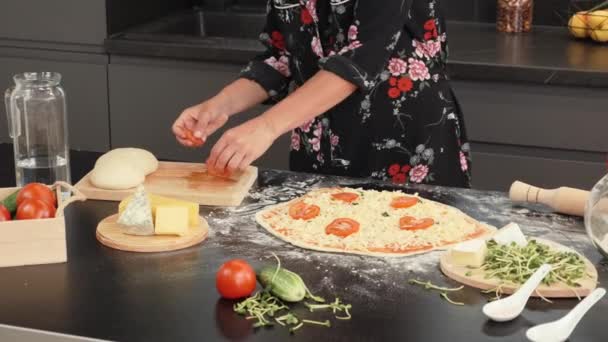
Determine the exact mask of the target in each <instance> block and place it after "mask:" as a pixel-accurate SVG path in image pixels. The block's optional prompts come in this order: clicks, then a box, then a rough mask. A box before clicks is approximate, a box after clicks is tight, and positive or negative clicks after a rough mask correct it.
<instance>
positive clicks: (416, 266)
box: [204, 171, 598, 305]
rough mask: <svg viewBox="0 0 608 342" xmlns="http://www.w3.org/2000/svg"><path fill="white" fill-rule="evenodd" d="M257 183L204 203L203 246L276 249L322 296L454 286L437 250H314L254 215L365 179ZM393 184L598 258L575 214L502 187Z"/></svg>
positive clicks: (262, 258)
mask: <svg viewBox="0 0 608 342" xmlns="http://www.w3.org/2000/svg"><path fill="white" fill-rule="evenodd" d="M259 183H260V184H259V185H258V186H257V187H254V188H253V189H252V190H251V192H250V193H249V196H248V197H247V198H246V200H245V202H244V203H243V204H242V205H241V206H239V207H235V208H208V209H213V210H210V211H209V210H208V211H207V212H208V214H206V215H204V216H205V218H206V219H207V220H208V221H209V226H210V235H209V239H208V241H207V242H206V243H205V244H206V245H207V246H210V247H215V248H218V249H219V250H221V251H222V253H223V254H224V255H229V256H230V258H244V259H247V260H249V261H251V262H253V263H256V264H258V265H261V264H273V263H274V262H275V261H274V258H273V257H272V256H271V253H273V252H274V253H276V254H277V256H278V257H279V258H280V259H281V262H282V265H283V266H284V267H286V268H290V269H293V270H295V271H297V272H298V273H300V275H301V276H302V278H303V279H304V280H305V281H306V283H307V284H309V286H310V287H311V290H312V291H313V292H315V293H317V292H318V293H320V294H321V295H325V296H331V295H332V294H333V295H336V294H345V293H348V294H349V296H358V297H362V298H369V300H370V303H373V298H376V297H378V296H386V295H390V294H393V295H403V294H404V293H407V292H408V291H416V289H415V288H413V287H412V286H411V285H409V284H408V280H409V279H411V278H419V279H424V280H431V281H433V282H434V283H437V284H444V285H448V286H451V285H456V283H455V282H453V281H452V280H450V279H448V278H446V277H444V276H443V275H442V273H441V271H440V269H439V257H440V255H441V253H443V252H442V251H435V252H430V253H426V254H419V255H414V256H409V257H386V258H383V257H372V256H360V255H350V254H340V253H326V252H317V251H312V250H306V249H303V248H299V247H296V246H293V245H291V244H289V243H287V242H283V241H282V240H280V239H278V238H276V237H274V236H273V235H271V234H270V233H268V232H266V230H265V229H263V228H262V227H259V226H258V225H257V223H256V221H255V214H256V213H257V212H258V211H259V210H261V209H263V208H265V207H266V206H269V205H275V204H277V203H282V202H286V201H289V200H292V199H294V198H296V197H299V196H301V195H304V194H305V193H307V192H308V191H310V189H312V188H319V187H334V186H357V185H362V184H361V180H353V179H344V178H337V177H322V176H317V175H305V174H295V173H289V172H276V171H264V172H262V173H261V174H260V180H259ZM364 186H365V187H368V188H374V187H378V188H383V189H387V188H389V187H391V186H390V185H387V184H385V183H377V182H374V181H367V184H365V185H364ZM393 189H395V190H404V191H406V192H414V191H416V192H419V193H420V195H421V196H423V197H426V198H430V199H432V200H436V201H438V202H442V203H445V204H448V205H451V206H454V207H456V208H459V209H460V210H462V211H463V212H465V213H466V214H468V215H470V216H471V217H473V218H475V219H477V220H479V221H481V222H485V223H487V224H490V225H492V226H496V227H502V226H504V225H506V224H507V223H509V222H516V223H518V224H519V225H520V226H521V228H522V230H523V231H524V233H525V234H526V235H527V236H529V237H542V238H545V239H549V240H553V241H555V242H558V243H560V244H563V245H566V246H569V247H572V248H574V249H576V250H577V251H579V252H581V253H583V254H585V255H586V256H587V257H588V258H590V259H591V260H592V261H593V258H594V257H595V258H596V259H597V258H598V253H597V252H596V251H595V249H594V248H593V246H592V245H591V243H590V242H589V241H588V239H587V236H586V235H585V234H584V228H583V225H582V221H581V220H580V219H578V218H572V217H568V216H562V215H556V214H553V213H551V212H549V211H547V210H546V209H545V208H542V207H536V206H527V207H521V206H515V205H513V204H512V203H511V202H510V201H509V199H508V198H507V197H506V196H505V195H504V194H502V193H499V192H481V191H475V190H465V189H451V188H442V187H429V186H420V187H416V188H415V189H410V188H401V187H394V188H393ZM338 284H340V285H338ZM345 284H346V285H345ZM370 305H372V304H370Z"/></svg>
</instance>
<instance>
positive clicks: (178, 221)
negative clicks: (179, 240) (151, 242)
mask: <svg viewBox="0 0 608 342" xmlns="http://www.w3.org/2000/svg"><path fill="white" fill-rule="evenodd" d="M154 233H155V234H156V235H179V236H184V235H186V234H187V233H188V208H186V207H170V206H164V205H159V206H158V207H156V221H155V222H154Z"/></svg>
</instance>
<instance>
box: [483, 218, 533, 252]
mask: <svg viewBox="0 0 608 342" xmlns="http://www.w3.org/2000/svg"><path fill="white" fill-rule="evenodd" d="M492 239H493V240H494V241H496V243H498V244H499V245H509V244H511V243H512V242H515V244H516V245H518V246H520V247H525V246H526V245H527V244H528V240H526V236H525V235H524V233H522V231H521V229H520V228H519V226H518V225H517V223H513V222H511V223H509V224H508V225H506V226H504V228H502V229H500V230H499V231H498V232H497V233H496V234H495V235H494V236H493V237H492Z"/></svg>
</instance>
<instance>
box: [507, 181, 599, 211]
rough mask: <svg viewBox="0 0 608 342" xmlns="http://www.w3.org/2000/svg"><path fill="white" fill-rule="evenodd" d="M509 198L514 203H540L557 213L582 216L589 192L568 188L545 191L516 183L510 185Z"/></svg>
mask: <svg viewBox="0 0 608 342" xmlns="http://www.w3.org/2000/svg"><path fill="white" fill-rule="evenodd" d="M509 197H510V198H511V200H512V201H514V202H528V203H542V204H545V205H548V206H549V207H551V208H553V209H554V210H555V211H556V212H558V213H562V214H568V215H576V216H584V215H585V205H586V204H587V200H588V199H589V191H584V190H580V189H574V188H568V187H561V188H557V189H551V190H547V189H542V188H538V187H535V186H532V185H530V184H526V183H523V182H520V181H516V182H514V183H513V184H512V185H511V189H510V190H509Z"/></svg>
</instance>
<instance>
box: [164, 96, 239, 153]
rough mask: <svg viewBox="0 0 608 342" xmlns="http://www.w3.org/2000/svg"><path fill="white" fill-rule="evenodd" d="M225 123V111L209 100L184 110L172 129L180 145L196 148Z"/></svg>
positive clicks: (226, 118) (226, 119) (226, 115)
mask: <svg viewBox="0 0 608 342" xmlns="http://www.w3.org/2000/svg"><path fill="white" fill-rule="evenodd" d="M227 121H228V114H226V111H224V110H223V109H222V106H220V105H218V104H217V103H216V101H215V100H214V99H211V100H208V101H205V102H203V103H201V104H198V105H196V106H193V107H190V108H188V109H186V110H184V111H183V112H182V113H181V114H180V115H179V117H178V118H177V120H175V123H174V124H173V127H172V129H173V134H175V137H176V139H177V141H178V142H179V143H180V144H182V145H184V146H188V147H198V146H201V145H203V144H204V143H205V141H206V140H207V137H209V136H210V135H211V134H213V133H214V132H215V131H217V130H218V129H219V128H220V127H222V126H223V125H224V124H225V123H226V122H227Z"/></svg>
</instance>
